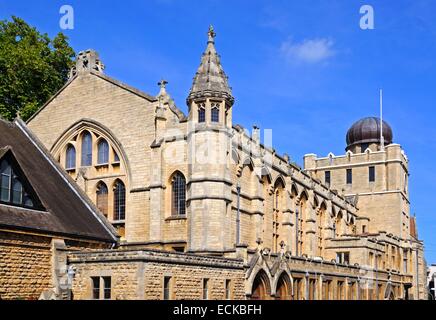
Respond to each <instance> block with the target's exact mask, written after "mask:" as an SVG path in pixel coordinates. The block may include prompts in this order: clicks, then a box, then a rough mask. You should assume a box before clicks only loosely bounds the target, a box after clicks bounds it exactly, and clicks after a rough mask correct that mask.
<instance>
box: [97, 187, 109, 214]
mask: <svg viewBox="0 0 436 320" xmlns="http://www.w3.org/2000/svg"><path fill="white" fill-rule="evenodd" d="M97 208H98V209H99V210H100V211H101V213H103V214H104V215H105V216H106V217H107V213H108V189H107V186H106V184H105V183H104V182H100V183H99V184H98V186H97Z"/></svg>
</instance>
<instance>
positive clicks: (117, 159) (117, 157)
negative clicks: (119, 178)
mask: <svg viewBox="0 0 436 320" xmlns="http://www.w3.org/2000/svg"><path fill="white" fill-rule="evenodd" d="M114 162H120V157H119V156H118V153H116V152H115V151H114Z"/></svg>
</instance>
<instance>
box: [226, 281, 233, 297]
mask: <svg viewBox="0 0 436 320" xmlns="http://www.w3.org/2000/svg"><path fill="white" fill-rule="evenodd" d="M231 285H232V282H231V280H226V300H230V296H231Z"/></svg>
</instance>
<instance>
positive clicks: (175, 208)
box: [171, 172, 186, 216]
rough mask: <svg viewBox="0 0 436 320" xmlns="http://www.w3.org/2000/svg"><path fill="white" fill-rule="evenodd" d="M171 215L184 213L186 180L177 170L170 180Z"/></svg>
mask: <svg viewBox="0 0 436 320" xmlns="http://www.w3.org/2000/svg"><path fill="white" fill-rule="evenodd" d="M171 191H172V201H171V202H172V210H171V214H172V215H173V216H183V215H185V214H186V180H185V177H184V176H183V174H181V173H180V172H177V173H176V174H175V175H174V177H173V179H172V182H171Z"/></svg>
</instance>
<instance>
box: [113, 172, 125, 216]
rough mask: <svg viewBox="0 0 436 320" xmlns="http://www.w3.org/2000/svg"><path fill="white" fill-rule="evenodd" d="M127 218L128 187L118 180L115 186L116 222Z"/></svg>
mask: <svg viewBox="0 0 436 320" xmlns="http://www.w3.org/2000/svg"><path fill="white" fill-rule="evenodd" d="M125 218H126V187H125V186H124V183H123V182H122V181H120V180H117V181H116V182H115V185H114V220H124V219H125Z"/></svg>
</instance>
